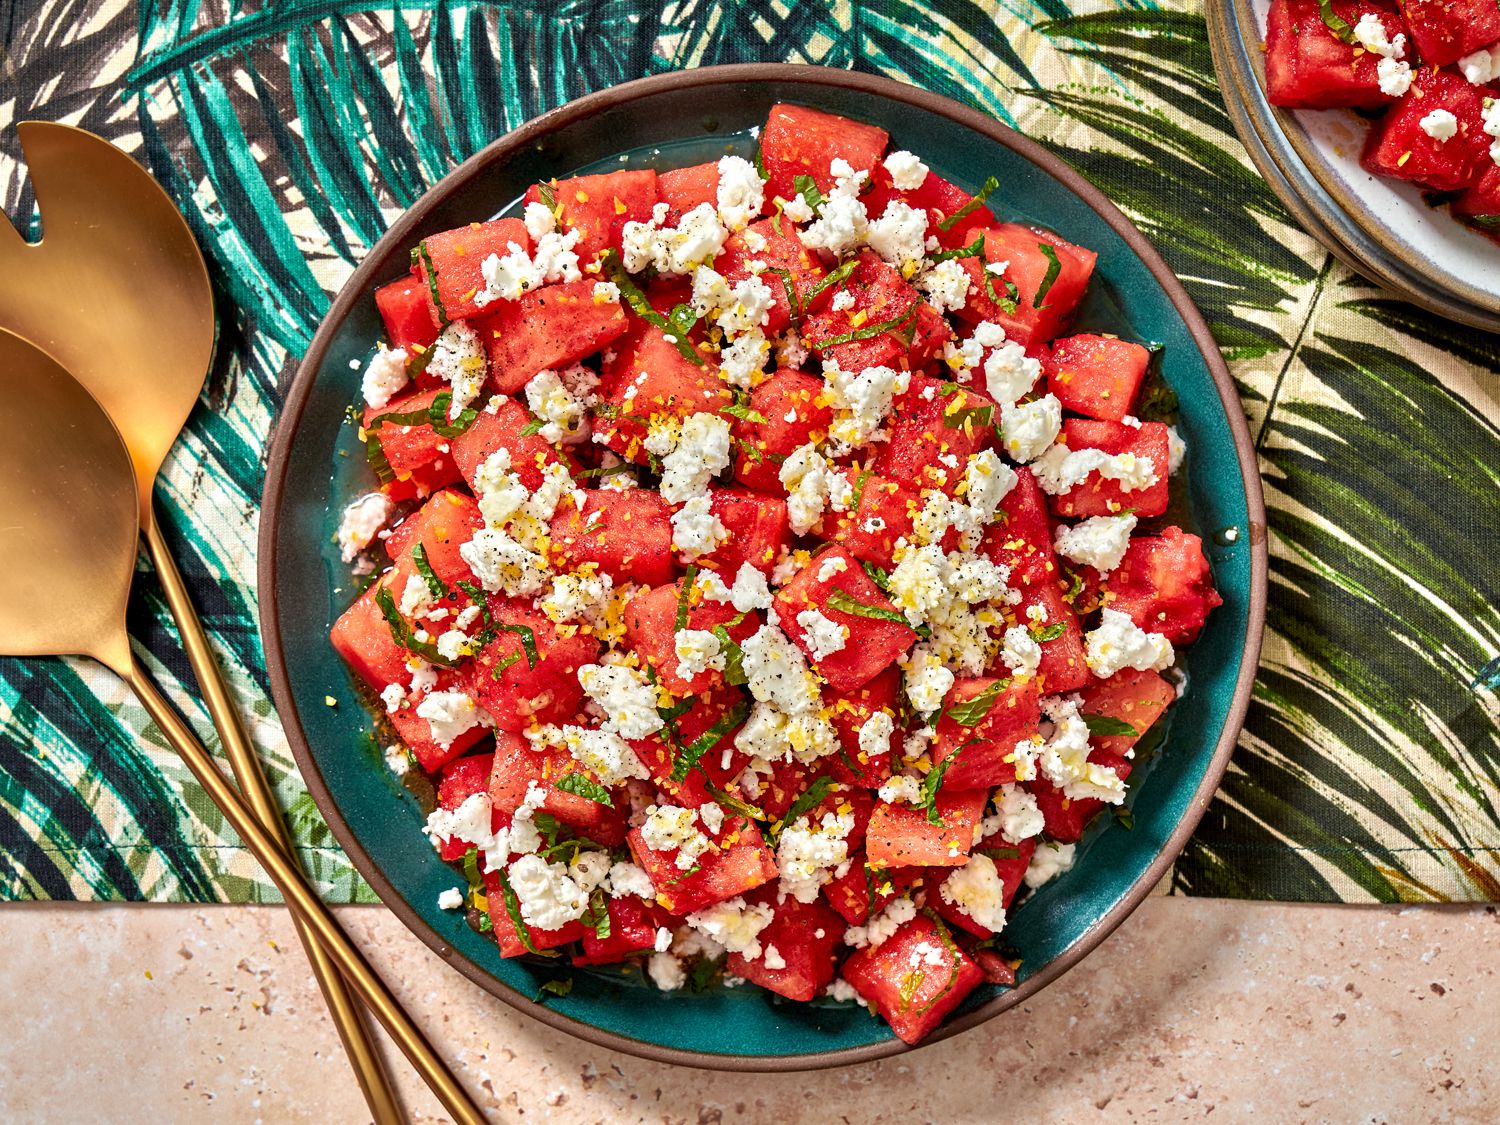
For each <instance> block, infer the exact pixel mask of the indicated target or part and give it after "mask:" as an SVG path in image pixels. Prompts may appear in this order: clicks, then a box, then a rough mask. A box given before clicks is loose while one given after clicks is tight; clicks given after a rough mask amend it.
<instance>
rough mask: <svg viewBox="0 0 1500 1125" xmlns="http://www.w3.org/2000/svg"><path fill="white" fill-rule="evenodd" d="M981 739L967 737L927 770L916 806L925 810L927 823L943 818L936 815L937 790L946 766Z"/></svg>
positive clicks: (945, 774)
mask: <svg viewBox="0 0 1500 1125" xmlns="http://www.w3.org/2000/svg"><path fill="white" fill-rule="evenodd" d="M981 741H983V740H982V739H978V738H971V739H969V740H968V741H967V742H964V743H962V744H960V746H959V747H958V749H956V750H954V751H953V753H951V754H949V755H948V756H947V757H946V758H944V759H943V760H942V761H941V762H938V763H936V764H935V765H934V766H933V767H932V769H930V770H928V771H927V776H926V777H924V778H923V779H922V800H921V801H920V803H918V805H917V808H919V809H926V810H927V823H928V824H942V823H943V818H942V817H941V816H939V815H938V811H937V797H938V790H940V789H942V787H943V778H944V777H946V776H947V774H948V767H949V766H951V765H952V764H953V763H954V762H956V761H958V758H959V755H960V754H962V753H963V752H964V751H965V750H967V749H968V748H969V747H970V746H973V745H974V743H976V742H981Z"/></svg>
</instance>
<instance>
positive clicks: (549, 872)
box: [506, 855, 589, 930]
mask: <svg viewBox="0 0 1500 1125" xmlns="http://www.w3.org/2000/svg"><path fill="white" fill-rule="evenodd" d="M506 876H507V877H508V878H509V880H510V886H511V890H513V891H514V892H515V894H516V902H517V903H518V904H519V906H520V908H521V920H522V921H523V922H525V923H526V924H527V925H528V926H534V927H536V928H537V929H539V930H560V929H562V928H563V927H564V926H566V925H567V924H568V923H569V922H572V921H574V920H576V919H578V918H581V917H583V912H584V911H585V910H586V909H588V904H589V897H588V894H587V893H586V892H585V891H584V890H583V888H582V887H580V886H579V885H578V884H577V883H575V882H574V881H573V878H572V877H571V876H570V875H569V874H568V869H567V868H566V867H564V866H563V865H562V864H561V863H548V862H547V861H546V860H545V859H543V858H542V857H541V856H539V855H523V856H522V857H521V858H520V859H518V860H516V861H515V862H514V863H512V864H511V865H510V867H508V868H507V869H506Z"/></svg>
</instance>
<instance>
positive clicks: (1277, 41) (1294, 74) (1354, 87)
mask: <svg viewBox="0 0 1500 1125" xmlns="http://www.w3.org/2000/svg"><path fill="white" fill-rule="evenodd" d="M1329 8H1330V10H1331V11H1332V13H1333V15H1334V16H1335V17H1336V18H1338V19H1340V20H1343V21H1344V22H1345V23H1347V24H1348V25H1349V26H1350V27H1351V28H1352V27H1353V26H1354V25H1355V24H1357V23H1359V21H1360V19H1361V18H1362V17H1364V16H1365V15H1373V16H1374V17H1375V18H1376V19H1378V20H1380V22H1381V23H1382V24H1384V25H1385V36H1386V39H1387V40H1388V41H1390V42H1394V41H1395V39H1396V36H1398V35H1403V34H1405V33H1406V24H1405V22H1404V21H1403V20H1402V19H1401V16H1400V14H1399V13H1397V12H1395V11H1393V10H1392V9H1391V8H1389V7H1387V6H1385V5H1383V4H1381V3H1378V2H1376V0H1332V3H1331V4H1330V5H1329ZM1380 59H1381V56H1379V55H1377V54H1375V53H1374V52H1373V51H1367V50H1365V49H1364V48H1363V47H1361V46H1360V45H1359V44H1358V43H1346V42H1344V41H1343V40H1342V39H1340V38H1339V37H1338V36H1337V35H1335V34H1334V32H1333V29H1332V28H1330V27H1329V26H1328V24H1327V23H1325V22H1324V20H1323V5H1322V4H1321V3H1320V0H1272V3H1271V10H1270V12H1269V14H1268V15H1267V16H1266V97H1267V99H1268V100H1269V101H1270V103H1271V104H1272V105H1279V106H1286V107H1287V108H1289V109H1332V108H1334V107H1336V106H1348V107H1351V108H1355V109H1383V108H1384V107H1385V106H1387V105H1389V104H1390V100H1391V99H1390V98H1389V97H1387V96H1386V95H1385V94H1383V93H1381V92H1380V76H1379V75H1378V74H1377V73H1376V71H1377V69H1378V67H1379V64H1380Z"/></svg>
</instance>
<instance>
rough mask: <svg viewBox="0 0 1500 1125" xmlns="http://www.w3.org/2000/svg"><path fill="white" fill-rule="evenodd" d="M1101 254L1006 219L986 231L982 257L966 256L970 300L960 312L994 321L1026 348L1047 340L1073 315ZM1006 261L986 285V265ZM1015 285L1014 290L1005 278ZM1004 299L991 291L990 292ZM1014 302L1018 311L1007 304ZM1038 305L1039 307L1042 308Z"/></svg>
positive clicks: (970, 317) (973, 318) (967, 317)
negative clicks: (1011, 289)
mask: <svg viewBox="0 0 1500 1125" xmlns="http://www.w3.org/2000/svg"><path fill="white" fill-rule="evenodd" d="M1097 257H1098V255H1097V254H1095V253H1094V252H1093V251H1092V250H1086V249H1084V248H1083V247H1081V246H1075V245H1073V243H1071V242H1068V241H1066V240H1064V239H1061V238H1059V237H1058V236H1057V235H1055V234H1052V233H1051V232H1049V231H1043V230H1038V229H1036V228H1034V227H1026V226H1021V225H1020V224H1018V223H1002V224H1000V225H999V226H997V227H992V228H991V229H990V230H988V231H986V232H984V258H983V260H982V261H981V260H979V259H975V258H964V259H962V261H963V265H964V269H965V270H967V271H968V272H969V275H970V278H971V279H972V280H973V282H974V289H973V290H972V291H971V292H970V294H969V302H968V304H966V305H965V306H964V307H963V308H961V309H959V310H958V312H957V315H958V316H959V317H961V318H963V319H964V320H968V321H971V322H974V323H978V322H979V321H981V320H989V321H993V322H995V323H996V324H998V325H1000V327H1001V328H1004V329H1005V334H1006V336H1007V337H1009V338H1010V339H1012V340H1014V341H1015V342H1016V343H1018V344H1020V345H1021V346H1022V347H1029V346H1031V345H1032V344H1040V343H1045V342H1046V341H1048V340H1050V339H1052V338H1053V337H1054V336H1056V335H1057V334H1058V332H1059V331H1060V330H1061V329H1062V327H1063V326H1064V325H1065V324H1066V323H1067V322H1068V318H1069V317H1071V316H1072V314H1073V310H1074V309H1076V308H1077V307H1078V302H1079V301H1080V300H1082V299H1083V291H1084V290H1085V289H1086V288H1087V287H1088V283H1089V278H1090V277H1091V276H1092V275H1093V272H1094V261H1095V259H1096V258H1097ZM990 262H1007V263H1009V264H1008V265H1007V266H1006V269H1005V273H1004V274H1002V275H1001V276H1000V277H999V278H994V277H993V275H991V277H992V279H993V280H992V281H991V282H990V283H989V284H988V285H987V284H986V281H985V275H984V272H983V270H984V267H985V266H986V265H987V264H989V263H990ZM1007 282H1008V283H1010V285H1011V286H1014V289H1015V292H1014V294H1013V295H1012V294H1010V290H1009V288H1008V287H1007V285H1006V283H1007ZM991 290H992V291H993V292H994V294H995V296H996V297H998V298H999V299H1000V300H999V301H996V300H993V299H991V297H990V296H989V293H990V291H991ZM1008 297H1009V299H1010V300H1013V301H1014V303H1015V311H1013V312H1012V311H1009V309H1010V307H1011V306H1010V305H1009V304H1004V303H1002V302H1005V301H1006V300H1007V298H1008ZM1038 306H1040V307H1038Z"/></svg>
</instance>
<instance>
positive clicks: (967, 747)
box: [932, 676, 1041, 789]
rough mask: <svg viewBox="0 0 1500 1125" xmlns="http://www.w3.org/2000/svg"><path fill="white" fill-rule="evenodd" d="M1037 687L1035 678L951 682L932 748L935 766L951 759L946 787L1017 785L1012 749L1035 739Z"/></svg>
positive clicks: (1013, 751)
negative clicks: (1022, 742) (1008, 783)
mask: <svg viewBox="0 0 1500 1125" xmlns="http://www.w3.org/2000/svg"><path fill="white" fill-rule="evenodd" d="M1037 683H1038V679H1037V677H1036V676H1017V677H1014V678H1011V679H1009V680H1005V679H991V678H987V677H979V678H975V679H961V680H957V681H955V683H954V684H953V686H952V687H951V688H949V689H948V696H947V698H946V699H944V700H943V710H942V716H941V718H939V719H938V724H937V738H936V740H935V741H934V743H933V747H932V761H933V765H934V766H936V765H937V764H938V763H940V762H944V761H947V760H948V759H949V758H952V759H953V762H952V763H951V764H950V765H949V766H948V769H947V772H945V773H944V774H943V785H944V786H945V787H946V786H950V785H951V786H952V787H953V788H954V789H981V788H993V787H994V786H996V785H1003V784H1005V783H1007V782H1011V781H1014V780H1015V779H1016V762H1015V749H1016V743H1017V742H1020V741H1022V740H1024V739H1030V738H1032V737H1033V736H1035V735H1036V734H1037V729H1038V727H1039V725H1040V723H1041V707H1040V704H1039V702H1038V693H1037Z"/></svg>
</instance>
